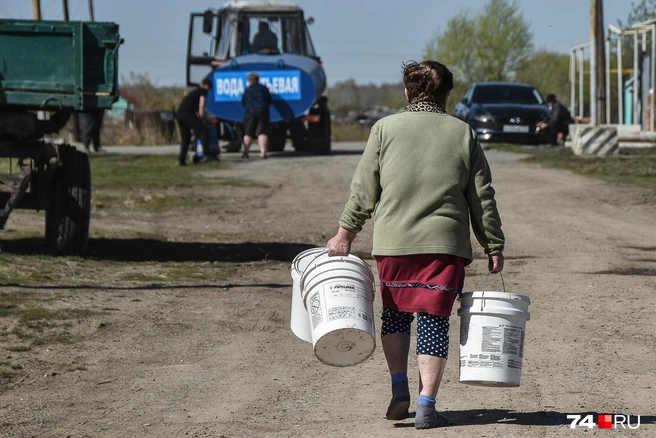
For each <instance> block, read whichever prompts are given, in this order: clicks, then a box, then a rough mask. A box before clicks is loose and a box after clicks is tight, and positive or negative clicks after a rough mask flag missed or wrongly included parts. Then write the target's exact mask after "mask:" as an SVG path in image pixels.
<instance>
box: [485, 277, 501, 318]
mask: <svg viewBox="0 0 656 438" xmlns="http://www.w3.org/2000/svg"><path fill="white" fill-rule="evenodd" d="M490 274H491V272H488V273H487V275H486V276H485V281H484V282H483V292H482V294H481V312H482V311H483V307H485V290H486V289H487V279H488V278H489V277H490ZM499 276H500V277H501V284H502V285H503V291H504V292H505V291H506V282H505V281H503V274H501V272H499Z"/></svg>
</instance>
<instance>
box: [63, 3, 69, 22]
mask: <svg viewBox="0 0 656 438" xmlns="http://www.w3.org/2000/svg"><path fill="white" fill-rule="evenodd" d="M62 8H63V9H64V21H68V0H62Z"/></svg>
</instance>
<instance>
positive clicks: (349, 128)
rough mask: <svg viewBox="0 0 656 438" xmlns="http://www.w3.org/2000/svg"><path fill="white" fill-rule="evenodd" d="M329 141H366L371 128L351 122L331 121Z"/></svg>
mask: <svg viewBox="0 0 656 438" xmlns="http://www.w3.org/2000/svg"><path fill="white" fill-rule="evenodd" d="M330 129H331V136H330V137H331V141H367V139H368V138H369V132H370V131H371V129H370V128H369V127H368V126H361V125H357V124H353V123H339V122H333V123H332V125H331V127H330Z"/></svg>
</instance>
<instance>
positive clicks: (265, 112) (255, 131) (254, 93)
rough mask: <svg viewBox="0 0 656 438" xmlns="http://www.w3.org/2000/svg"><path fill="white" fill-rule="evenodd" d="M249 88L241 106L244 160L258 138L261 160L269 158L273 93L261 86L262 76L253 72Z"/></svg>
mask: <svg viewBox="0 0 656 438" xmlns="http://www.w3.org/2000/svg"><path fill="white" fill-rule="evenodd" d="M246 80H247V81H248V87H246V90H244V95H243V96H242V98H241V105H242V107H243V108H244V151H243V153H242V158H248V156H249V155H248V151H249V149H250V147H251V144H253V139H255V138H257V143H258V145H259V146H260V158H266V157H267V150H268V148H269V131H270V130H271V122H270V120H269V106H270V105H271V93H270V92H269V89H268V88H267V87H266V86H264V85H262V84H260V75H258V74H257V73H256V72H251V73H249V74H248V77H247V78H246Z"/></svg>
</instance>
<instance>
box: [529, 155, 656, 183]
mask: <svg viewBox="0 0 656 438" xmlns="http://www.w3.org/2000/svg"><path fill="white" fill-rule="evenodd" d="M524 161H526V162H529V163H536V164H540V165H542V166H545V167H550V168H554V169H563V170H569V171H571V172H574V173H577V174H580V175H585V176H589V177H594V178H600V179H602V180H604V181H608V182H612V183H621V184H629V185H633V186H636V187H642V188H646V189H656V148H651V149H647V150H644V149H643V150H639V149H637V150H631V149H625V150H623V151H622V153H621V154H619V155H615V156H607V157H593V156H576V155H574V154H572V153H571V151H570V150H569V149H561V148H554V149H546V150H541V151H536V152H534V153H533V155H532V156H530V157H528V158H526V159H524Z"/></svg>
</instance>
